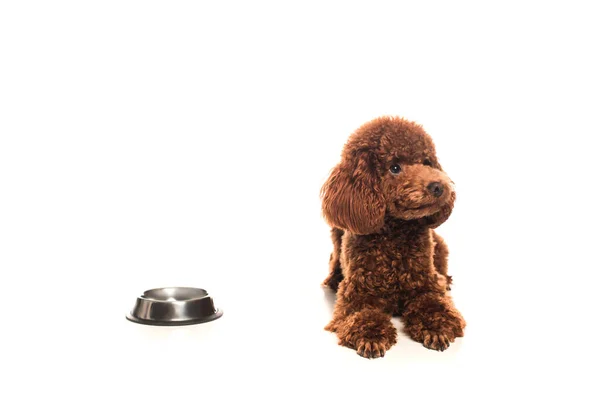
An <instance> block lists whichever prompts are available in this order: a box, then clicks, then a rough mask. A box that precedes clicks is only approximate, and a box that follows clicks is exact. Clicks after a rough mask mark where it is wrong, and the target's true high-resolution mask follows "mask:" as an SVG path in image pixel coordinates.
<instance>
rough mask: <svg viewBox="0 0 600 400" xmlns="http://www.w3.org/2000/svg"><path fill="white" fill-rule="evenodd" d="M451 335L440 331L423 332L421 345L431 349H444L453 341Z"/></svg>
mask: <svg viewBox="0 0 600 400" xmlns="http://www.w3.org/2000/svg"><path fill="white" fill-rule="evenodd" d="M454 339H455V337H454V336H453V335H447V334H445V333H442V332H430V331H425V332H423V346H425V347H427V348H428V349H431V350H437V351H444V350H446V349H447V348H448V347H449V346H450V343H452V342H454Z"/></svg>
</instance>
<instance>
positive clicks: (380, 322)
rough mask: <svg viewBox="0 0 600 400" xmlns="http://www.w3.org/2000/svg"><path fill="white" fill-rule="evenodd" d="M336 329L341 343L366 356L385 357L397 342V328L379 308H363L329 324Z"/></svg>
mask: <svg viewBox="0 0 600 400" xmlns="http://www.w3.org/2000/svg"><path fill="white" fill-rule="evenodd" d="M328 328H329V330H335V331H336V332H337V335H338V337H339V339H340V342H339V343H340V345H342V346H346V347H349V348H351V349H354V350H356V352H357V353H358V354H359V355H360V356H362V357H365V358H379V357H383V356H384V354H385V352H386V350H389V349H390V348H391V347H392V346H393V345H394V343H396V337H397V333H396V328H395V327H394V325H393V324H392V321H391V320H390V316H389V315H387V314H384V313H382V312H380V311H377V310H363V311H359V312H355V313H353V314H351V315H350V316H347V317H345V318H342V319H340V320H337V321H335V320H334V321H332V323H331V324H330V325H328Z"/></svg>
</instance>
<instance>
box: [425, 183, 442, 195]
mask: <svg viewBox="0 0 600 400" xmlns="http://www.w3.org/2000/svg"><path fill="white" fill-rule="evenodd" d="M427 190H429V191H430V192H431V194H432V195H434V196H435V197H440V196H441V195H442V194H444V186H442V184H441V183H440V182H431V183H430V184H429V185H427Z"/></svg>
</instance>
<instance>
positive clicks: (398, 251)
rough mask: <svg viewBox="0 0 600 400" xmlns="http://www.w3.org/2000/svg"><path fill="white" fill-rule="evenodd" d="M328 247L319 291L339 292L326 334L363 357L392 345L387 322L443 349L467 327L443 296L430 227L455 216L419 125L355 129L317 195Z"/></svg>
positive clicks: (391, 120) (445, 279)
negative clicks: (395, 319)
mask: <svg viewBox="0 0 600 400" xmlns="http://www.w3.org/2000/svg"><path fill="white" fill-rule="evenodd" d="M321 197H322V200H323V214H324V216H325V218H326V220H327V222H328V223H329V225H331V226H332V230H331V236H332V239H333V246H334V250H333V253H332V254H331V258H330V272H329V276H328V277H327V279H326V280H325V282H324V285H326V286H328V287H330V288H332V289H333V290H337V300H336V304H335V308H334V313H333V320H332V321H331V322H330V323H329V324H328V325H327V326H326V327H325V329H327V330H329V331H332V332H336V333H337V335H338V337H339V339H340V344H341V345H343V346H347V347H350V348H352V349H355V350H356V351H357V352H358V354H359V355H361V356H363V357H368V358H376V357H383V355H384V354H385V351H386V350H388V349H389V348H390V347H391V346H392V345H393V344H394V343H396V329H395V328H394V326H393V325H392V322H391V317H392V315H400V316H401V317H402V319H403V321H404V326H405V331H406V333H407V334H408V335H409V336H410V337H411V338H413V339H414V340H416V341H418V342H421V343H423V345H424V346H425V347H427V348H429V349H433V350H440V351H443V350H445V349H447V348H448V346H449V345H450V342H453V341H454V339H455V338H456V337H460V336H463V329H464V328H465V321H464V319H463V317H462V316H461V315H460V313H459V312H458V310H457V309H456V308H455V307H454V304H453V303H452V299H451V297H450V295H449V293H448V290H449V289H450V283H451V278H450V276H448V273H447V272H448V269H447V256H448V248H447V247H446V244H445V243H444V241H443V240H442V238H441V237H440V236H438V235H437V234H436V233H435V232H434V231H433V228H436V227H438V226H439V225H441V224H442V223H443V222H444V221H446V219H448V217H449V216H450V213H451V212H452V207H453V206H454V200H455V198H456V195H455V193H454V187H453V182H452V181H451V180H450V178H449V177H448V175H446V174H445V173H444V172H443V171H442V167H441V166H440V164H439V162H438V160H437V157H436V154H435V148H434V145H433V141H432V140H431V138H430V137H429V135H428V134H427V133H425V131H424V130H423V128H422V127H421V126H420V125H417V124H415V123H413V122H410V121H407V120H405V119H401V118H397V117H381V118H377V119H375V120H373V121H371V122H368V123H367V124H365V125H363V126H362V127H360V128H359V129H358V130H357V131H356V132H355V133H354V134H353V135H352V136H350V139H349V140H348V142H347V143H346V145H345V146H344V150H343V152H342V159H341V161H340V163H339V164H338V165H337V166H336V167H335V168H334V169H333V171H332V172H331V175H330V177H329V179H328V180H327V182H326V183H325V185H324V186H323V189H322V190H321Z"/></svg>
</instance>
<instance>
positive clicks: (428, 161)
mask: <svg viewBox="0 0 600 400" xmlns="http://www.w3.org/2000/svg"><path fill="white" fill-rule="evenodd" d="M423 165H427V166H428V167H431V166H432V165H433V164H431V161H430V160H429V158H426V159H424V160H423Z"/></svg>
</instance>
